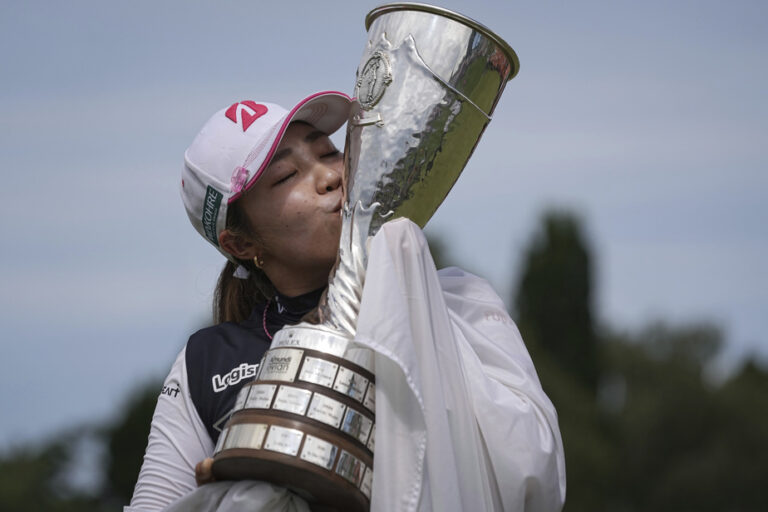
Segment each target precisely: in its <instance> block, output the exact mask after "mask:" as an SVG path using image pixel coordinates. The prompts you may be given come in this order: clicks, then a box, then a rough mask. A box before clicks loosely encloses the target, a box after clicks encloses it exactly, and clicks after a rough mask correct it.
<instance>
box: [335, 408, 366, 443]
mask: <svg viewBox="0 0 768 512" xmlns="http://www.w3.org/2000/svg"><path fill="white" fill-rule="evenodd" d="M372 426H373V422H372V421H371V420H369V419H368V418H366V417H365V416H363V415H362V414H360V413H359V412H357V411H356V410H354V409H352V408H350V409H347V414H346V415H345V416H344V422H343V423H342V425H341V430H343V431H344V432H346V433H347V434H349V435H351V436H352V437H356V438H357V439H358V440H359V441H360V442H361V443H363V444H365V442H366V441H367V440H368V434H370V433H371V427H372Z"/></svg>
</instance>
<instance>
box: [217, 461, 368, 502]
mask: <svg viewBox="0 0 768 512" xmlns="http://www.w3.org/2000/svg"><path fill="white" fill-rule="evenodd" d="M253 452H254V450H248V449H244V448H240V449H234V450H230V452H229V453H226V454H222V455H220V456H219V457H218V459H217V460H216V461H214V463H213V471H214V475H216V478H217V479H220V480H231V479H237V480H242V479H248V480H262V481H267V482H271V483H274V484H276V485H279V486H282V487H285V488H286V489H288V490H290V491H292V492H294V493H296V494H297V495H298V496H300V497H301V498H303V499H304V500H306V501H307V503H308V504H309V505H310V507H311V508H312V510H329V511H330V510H344V511H346V510H349V511H355V512H356V511H360V512H365V511H367V510H369V508H370V504H369V502H368V499H367V498H366V497H365V496H364V495H363V494H362V493H361V492H360V491H359V490H358V489H356V488H355V487H354V486H353V485H352V484H350V483H348V482H347V481H345V480H343V479H342V478H341V477H339V478H338V479H336V481H334V480H331V479H329V478H328V476H327V475H326V474H324V473H322V472H321V471H319V470H316V469H315V468H314V467H311V465H309V464H308V465H307V466H302V465H300V464H294V462H295V461H291V460H289V459H291V457H288V456H285V455H281V454H278V453H275V454H269V455H268V456H265V454H263V453H262V454H260V455H261V458H259V459H254V453H253ZM268 457H269V458H268ZM270 458H274V459H275V460H270ZM297 482H300V483H301V487H297V486H296V483H297Z"/></svg>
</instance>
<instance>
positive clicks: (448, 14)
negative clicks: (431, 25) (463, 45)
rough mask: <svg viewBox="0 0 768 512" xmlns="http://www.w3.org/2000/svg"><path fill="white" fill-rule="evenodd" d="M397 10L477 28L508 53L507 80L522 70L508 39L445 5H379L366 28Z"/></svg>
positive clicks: (412, 3) (366, 18)
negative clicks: (431, 16) (424, 13)
mask: <svg viewBox="0 0 768 512" xmlns="http://www.w3.org/2000/svg"><path fill="white" fill-rule="evenodd" d="M395 11H421V12H426V13H430V14H436V15H438V16H442V17H444V18H448V19H451V20H454V21H458V22H459V23H461V24H462V25H466V26H468V27H470V28H472V29H474V30H477V31H478V32H481V33H482V34H483V35H485V36H486V37H488V38H489V39H491V40H492V41H493V42H494V43H496V44H497V45H499V47H500V48H501V49H502V51H503V52H504V53H505V54H506V56H507V58H508V59H509V61H510V62H511V63H512V64H513V69H512V72H511V73H510V74H509V76H508V77H507V81H509V80H512V79H513V78H515V76H516V75H517V72H518V71H519V70H520V60H519V59H518V58H517V53H515V50H513V49H512V47H511V46H510V45H509V44H508V43H507V42H506V41H504V39H502V38H501V37H499V36H498V35H496V33H495V32H494V31H493V30H491V29H489V28H488V27H486V26H485V25H483V24H482V23H480V22H479V21H475V20H473V19H472V18H470V17H469V16H465V15H464V14H460V13H458V12H456V11H452V10H450V9H445V8H443V7H437V6H436V5H429V4H421V3H417V2H399V3H392V4H385V5H380V6H379V7H376V8H375V9H373V10H372V11H371V12H369V13H368V15H367V16H366V17H365V30H369V29H370V28H371V24H372V23H373V20H375V19H376V18H378V17H379V16H381V15H383V14H387V13H390V12H395Z"/></svg>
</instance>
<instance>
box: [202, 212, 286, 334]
mask: <svg viewBox="0 0 768 512" xmlns="http://www.w3.org/2000/svg"><path fill="white" fill-rule="evenodd" d="M227 229H228V230H230V231H231V232H232V233H233V234H234V235H236V236H242V237H246V238H249V239H251V240H258V237H257V236H256V233H255V231H254V229H253V227H252V226H251V224H250V222H249V221H248V217H246V215H245V213H244V212H243V210H242V208H241V207H240V205H239V202H238V201H235V202H234V203H232V204H231V205H229V208H228V211H227ZM237 261H238V263H239V264H240V265H241V266H242V267H244V268H245V269H246V270H247V271H248V278H247V279H240V278H238V277H235V276H234V273H235V270H236V269H237V264H235V263H233V262H232V261H230V260H227V263H226V265H224V268H223V269H222V270H221V274H219V281H218V282H217V283H216V289H215V290H214V292H213V318H214V321H215V322H216V323H217V324H219V323H222V322H242V321H243V320H246V319H247V318H248V317H249V316H250V315H251V312H252V311H253V308H254V307H255V306H256V304H260V303H264V302H266V301H267V299H270V298H271V297H272V296H273V295H274V294H275V287H274V286H273V285H272V282H271V281H270V280H269V278H268V277H267V275H266V274H265V273H264V271H263V270H261V269H260V268H257V267H256V265H255V264H254V263H253V261H250V260H248V261H246V260H240V259H238V260H237Z"/></svg>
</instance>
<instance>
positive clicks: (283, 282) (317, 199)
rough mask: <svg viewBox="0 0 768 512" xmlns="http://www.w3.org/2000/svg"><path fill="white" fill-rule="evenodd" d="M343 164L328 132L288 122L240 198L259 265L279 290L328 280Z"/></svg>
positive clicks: (308, 287)
mask: <svg viewBox="0 0 768 512" xmlns="http://www.w3.org/2000/svg"><path fill="white" fill-rule="evenodd" d="M343 168H344V164H343V155H342V154H341V153H340V152H339V151H338V150H337V149H336V147H335V146H334V145H333V143H332V142H331V140H330V139H329V138H328V136H327V135H326V134H324V133H323V132H321V131H319V130H317V129H315V128H314V127H313V126H311V125H308V124H305V123H292V124H290V125H289V126H288V129H287V130H286V132H285V135H284V137H283V140H282V141H281V142H280V145H279V146H278V148H277V151H275V155H274V157H273V158H272V162H271V163H270V164H269V166H268V167H267V169H266V170H265V171H264V174H263V175H262V176H261V177H260V178H259V180H258V181H257V182H256V183H255V184H254V186H253V187H252V188H251V189H250V190H249V191H248V192H247V193H246V194H245V195H244V196H243V197H241V198H240V199H239V201H242V202H243V204H242V207H243V210H244V212H245V214H246V216H247V217H248V220H249V222H250V225H251V226H252V228H253V230H254V231H255V234H256V236H257V238H258V248H259V250H258V255H259V256H260V257H261V259H262V260H264V265H263V269H264V271H265V272H266V273H267V276H268V277H269V278H270V280H271V281H272V283H273V284H274V285H275V286H276V287H277V289H278V290H280V291H281V292H282V293H285V294H288V295H297V294H299V293H304V292H306V291H311V290H315V289H317V288H319V287H321V286H323V285H324V284H325V283H327V279H328V273H329V272H330V270H331V267H332V266H333V264H334V262H335V261H336V254H337V252H338V248H339V236H340V233H341V205H342V200H343V198H342V189H341V182H342V173H343Z"/></svg>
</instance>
